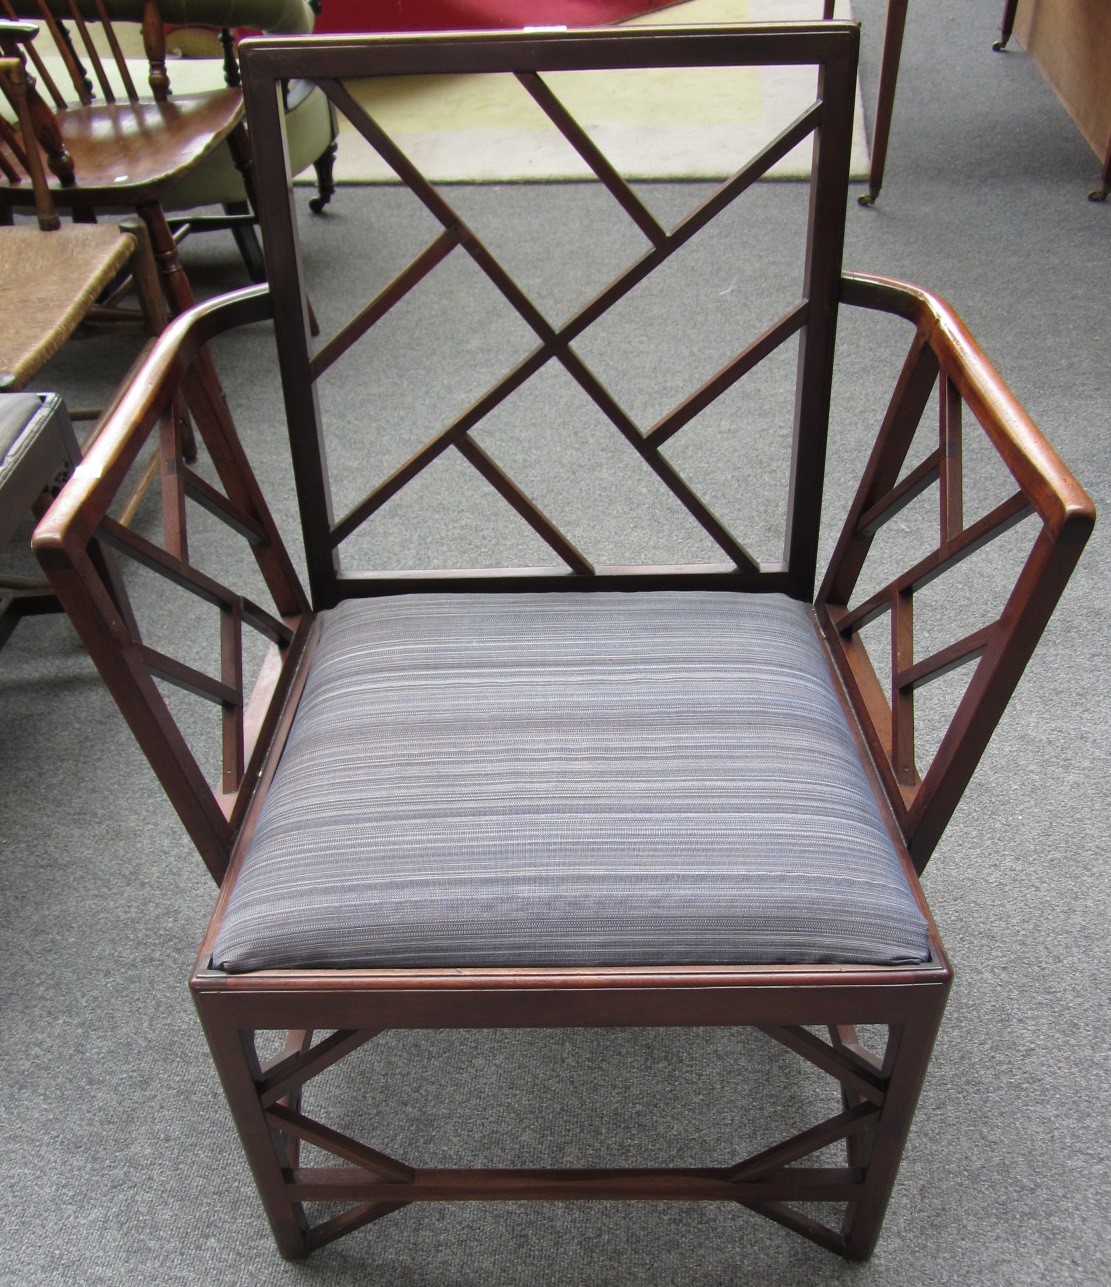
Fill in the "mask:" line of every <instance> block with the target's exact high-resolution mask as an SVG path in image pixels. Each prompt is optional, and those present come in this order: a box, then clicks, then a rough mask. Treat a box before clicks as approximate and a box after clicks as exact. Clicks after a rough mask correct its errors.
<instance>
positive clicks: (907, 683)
mask: <svg viewBox="0 0 1111 1287" xmlns="http://www.w3.org/2000/svg"><path fill="white" fill-rule="evenodd" d="M998 632H999V625H998V622H996V623H995V624H994V625H990V626H985V627H984V628H983V629H982V630H976V631H974V632H973V633H972V634H970V635H965V637H964V638H963V639H958V640H957V642H956V643H953V644H950V645H949V646H948V648H941V649H939V650H938V651H937V652H935V653H932V654H931V655H930V656H929V657H924V658H923V659H922V660H921V661H916V662H915V663H914V664H913V665H912V666H909V667H908V668H907V669H906V670H899V671H897V672H896V676H895V679H896V683H897V684H898V685H899V687H900V688H911V689H913V688H921V687H922V685H923V684H928V683H930V681H931V680H934V679H940V678H941V677H942V676H943V675H947V674H949V672H950V671H952V670H956V669H957V667H958V666H964V665H966V664H967V663H968V662H970V661H975V660H976V659H977V658H978V657H981V656H982V655H983V653H984V652H985V650H986V649H987V648H988V646H989V645H990V644H991V641H992V639H993V638H994V637H995V635H996V634H998Z"/></svg>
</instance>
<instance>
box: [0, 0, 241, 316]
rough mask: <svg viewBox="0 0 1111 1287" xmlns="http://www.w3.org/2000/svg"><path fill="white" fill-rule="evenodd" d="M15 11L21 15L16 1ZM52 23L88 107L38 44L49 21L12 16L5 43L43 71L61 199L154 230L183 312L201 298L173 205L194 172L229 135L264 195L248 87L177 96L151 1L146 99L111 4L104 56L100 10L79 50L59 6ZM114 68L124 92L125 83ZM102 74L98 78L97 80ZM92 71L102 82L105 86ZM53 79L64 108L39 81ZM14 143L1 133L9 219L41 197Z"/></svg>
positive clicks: (78, 22) (54, 186) (55, 192)
mask: <svg viewBox="0 0 1111 1287" xmlns="http://www.w3.org/2000/svg"><path fill="white" fill-rule="evenodd" d="M4 11H5V12H6V13H8V14H9V15H11V14H14V13H15V8H14V6H13V5H12V4H11V0H4ZM41 12H42V22H43V25H44V28H45V30H46V31H47V32H48V34H49V35H50V36H51V37H52V38H53V40H54V42H55V45H56V48H57V50H58V54H59V56H60V57H61V59H62V63H63V65H64V67H65V69H66V71H67V73H68V77H69V80H70V81H71V83H72V93H73V95H74V96H76V98H77V102H76V103H74V104H72V105H71V102H70V100H69V98H67V95H66V93H65V92H64V91H63V89H62V88H61V87H60V86H59V83H58V80H59V77H57V76H54V75H52V74H51V70H50V67H49V65H48V62H47V59H46V58H45V57H44V56H43V54H42V53H41V52H40V50H39V47H38V41H39V35H40V28H39V25H38V24H37V23H34V22H27V21H18V20H14V19H11V20H3V21H0V50H2V51H3V54H4V56H5V57H9V58H10V57H19V58H23V59H24V61H25V63H26V64H29V65H30V68H31V69H33V75H31V76H29V77H28V84H27V98H28V104H29V108H30V114H31V120H32V124H33V126H34V131H35V135H36V137H37V139H38V142H39V145H40V147H41V148H42V150H43V153H44V155H45V158H46V164H47V168H48V171H49V174H48V179H49V183H50V190H51V195H52V198H53V201H54V204H55V205H56V206H57V207H58V208H59V209H60V210H62V211H63V212H65V213H68V214H70V215H71V216H72V218H73V219H74V221H75V222H80V223H95V222H96V220H97V218H98V216H100V215H107V214H115V213H119V212H134V213H135V214H137V215H138V216H139V218H140V219H142V221H143V223H144V224H145V225H146V228H147V232H148V235H149V237H150V243H151V247H152V250H153V252H154V256H155V260H156V262H157V264H158V268H159V273H160V276H161V280H162V284H163V289H164V291H165V294H166V299H167V302H168V304H169V307H170V310H171V312H173V313H178V312H182V311H184V310H185V309H187V308H188V307H189V306H190V305H191V304H192V303H193V293H192V289H191V288H190V285H189V282H188V279H187V277H186V276H185V273H184V270H183V269H182V266H181V260H180V257H179V255H178V250H177V243H176V241H175V238H174V236H173V234H172V232H171V230H170V227H169V225H168V223H167V220H166V213H165V207H164V204H163V202H164V200H165V199H166V198H167V197H168V194H169V193H170V192H171V191H172V189H173V188H174V186H175V185H176V184H177V183H179V182H180V181H181V180H182V179H183V178H184V177H185V176H186V175H187V174H189V172H190V171H192V170H193V169H195V168H196V167H197V166H198V165H199V164H200V163H201V162H202V161H203V160H204V159H205V158H206V157H208V156H210V155H211V154H212V153H213V152H215V150H216V149H217V148H219V147H220V145H221V144H222V143H224V142H225V141H227V143H228V145H229V146H230V147H231V148H232V151H233V155H234V156H235V159H236V164H237V165H238V167H239V169H240V172H241V173H242V175H243V178H244V182H245V183H246V185H247V190H248V193H251V192H252V191H253V186H252V178H251V154H250V145H249V142H248V140H247V134H246V126H245V124H244V120H243V102H242V96H241V94H240V91H239V90H238V89H230V88H225V89H218V90H213V91H210V92H207V93H204V94H197V95H185V96H181V97H177V96H175V97H174V98H172V99H171V98H170V93H169V77H168V75H167V72H166V57H165V34H164V30H163V27H162V21H161V17H160V15H159V11H158V6H157V4H156V3H154V0H151V3H149V4H146V5H145V6H144V10H143V17H144V22H143V33H144V40H145V43H146V49H147V56H148V59H149V65H150V91H151V95H152V96H148V97H143V96H142V94H141V92H140V89H139V87H138V86H137V85H136V83H135V80H134V78H133V77H132V75H131V72H130V70H129V69H128V65H127V60H126V59H125V57H124V55H123V51H122V49H121V47H120V44H119V41H118V39H116V36H115V29H114V26H113V24H112V22H111V20H110V19H109V17H108V14H107V12H106V10H105V6H104V4H103V3H102V2H101V0H96V9H95V14H96V17H97V19H99V21H100V22H101V23H102V25H103V30H104V32H105V34H106V37H107V44H108V52H106V53H103V54H102V53H101V52H100V49H99V48H98V43H99V42H97V41H95V40H94V39H93V38H92V33H91V32H90V30H89V23H88V21H87V20H86V16H87V13H88V7H87V6H82V5H79V4H77V3H76V2H75V3H73V4H72V5H71V6H70V14H71V18H72V21H73V24H74V26H75V28H76V29H77V31H78V32H79V33H80V35H81V38H82V46H83V49H82V52H83V54H84V57H85V58H86V59H87V61H88V66H86V63H85V62H84V61H82V59H81V58H80V57H79V55H78V52H77V48H76V46H75V45H74V43H73V41H72V38H71V36H70V32H69V28H68V27H66V26H65V25H64V24H63V23H61V22H60V21H59V19H58V18H57V17H56V16H55V10H54V8H52V7H51V6H50V5H48V4H46V3H45V0H44V3H43V4H42V6H41ZM109 68H111V69H112V70H113V71H114V74H115V76H118V77H119V78H120V80H121V81H122V83H123V86H124V96H123V97H121V96H120V94H119V92H117V90H116V89H114V88H113V82H114V77H113V76H110V75H109ZM90 69H91V76H90ZM92 77H95V81H94V79H93V78H92ZM39 82H41V84H42V86H43V88H44V89H45V91H46V93H47V95H48V97H49V99H50V100H51V102H52V103H53V108H52V107H51V106H50V103H48V102H47V99H46V98H44V97H43V95H42V94H41V93H40V91H39V88H38V83H39ZM11 142H12V140H11V139H10V138H8V137H6V136H5V137H4V138H3V139H0V144H2V146H3V151H4V162H3V165H2V166H0V214H3V215H4V216H5V217H6V218H5V221H6V222H9V223H10V222H11V212H12V210H13V209H25V208H28V207H31V206H32V205H33V203H34V195H33V192H32V190H31V187H30V185H29V184H27V183H26V182H25V180H26V178H27V177H29V176H28V175H27V172H26V170H25V167H24V164H23V160H22V157H21V154H20V152H19V151H18V150H16V151H13V150H12V147H11Z"/></svg>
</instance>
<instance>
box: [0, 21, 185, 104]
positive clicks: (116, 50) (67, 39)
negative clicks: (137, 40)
mask: <svg viewBox="0 0 1111 1287" xmlns="http://www.w3.org/2000/svg"><path fill="white" fill-rule="evenodd" d="M132 7H133V8H134V10H135V13H134V15H133V16H134V18H135V19H136V20H138V21H140V22H141V23H142V30H143V44H144V48H145V51H146V55H147V58H148V61H149V65H150V71H149V81H150V92H151V93H152V94H153V95H154V97H155V98H156V99H158V100H159V101H165V99H166V98H168V97H169V92H170V79H169V75H168V73H167V70H166V34H165V29H164V28H163V25H162V15H161V11H160V9H159V6H158V4H157V3H155V2H154V0H151V3H137V4H135V5H134V6H132ZM0 9H2V10H3V12H4V13H5V14H6V15H7V17H8V18H10V19H12V20H13V21H15V20H18V19H33V20H35V21H37V22H39V23H40V24H41V27H42V31H43V33H44V34H45V35H46V36H47V37H48V39H47V40H43V39H41V38H40V39H38V40H36V41H33V42H28V43H27V45H26V46H25V48H26V51H27V59H28V61H29V62H30V64H31V65H32V66H33V67H34V69H35V73H36V75H37V76H38V77H39V79H40V80H41V83H42V85H43V88H44V89H45V90H46V92H47V94H48V95H49V97H50V99H51V101H52V102H53V104H54V106H55V108H56V109H57V110H58V111H61V110H62V109H64V108H65V107H66V106H68V105H69V103H70V102H71V101H72V99H71V98H70V97H69V95H68V94H67V92H66V91H64V90H63V88H62V86H61V85H60V84H59V80H60V79H62V77H61V76H59V75H57V74H55V73H57V72H58V70H59V65H60V67H61V68H63V69H64V76H65V78H66V79H68V81H69V92H70V93H72V95H73V96H74V97H75V98H76V101H77V102H79V103H83V104H86V105H88V104H90V103H92V102H93V100H94V99H96V98H99V99H100V101H102V102H105V103H114V102H115V101H116V99H117V97H118V95H119V94H120V93H121V92H122V94H123V95H124V96H125V97H127V98H129V99H131V100H132V101H135V100H137V99H138V98H139V97H140V91H139V89H138V88H137V86H136V84H135V81H134V78H133V77H132V74H131V69H130V68H129V67H128V64H127V57H126V54H125V51H124V49H123V46H122V45H121V42H120V37H119V34H118V33H117V31H116V26H115V23H114V22H113V17H112V12H113V11H116V17H117V20H118V18H119V17H120V16H121V15H119V13H118V5H117V4H116V3H114V0H113V2H112V3H106V2H105V0H0ZM128 16H131V15H128ZM75 32H76V38H75V36H74V33H75ZM51 54H53V56H54V60H56V65H55V67H54V68H53V71H52V69H51V67H50V65H49V63H48V61H47V60H48V59H50V57H51ZM110 73H114V75H112V74H110ZM63 84H64V80H63Z"/></svg>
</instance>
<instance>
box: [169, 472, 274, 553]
mask: <svg viewBox="0 0 1111 1287" xmlns="http://www.w3.org/2000/svg"><path fill="white" fill-rule="evenodd" d="M180 473H181V478H182V482H183V485H184V487H185V495H186V496H187V497H188V498H189V499H190V500H191V501H193V502H194V503H195V504H197V505H200V506H201V508H202V509H204V510H207V511H208V513H210V514H211V515H212V516H213V517H214V518H218V519H219V520H220V521H221V522H222V523H226V524H227V526H228V527H230V528H231V529H232V530H233V531H235V532H238V533H239V535H240V536H242V537H243V538H244V540H247V541H249V542H250V543H251V544H252V545H265V544H266V542H267V540H268V538H267V535H266V532H265V530H264V529H263V526H262V524H261V523H259V522H258V520H257V519H255V518H253V517H252V516H251V515H250V514H248V513H247V512H246V511H245V510H243V509H240V507H239V506H238V505H233V504H232V502H231V501H230V500H229V499H228V498H227V497H226V496H225V495H224V494H223V492H220V491H217V490H216V488H215V487H213V486H212V484H211V483H209V482H208V480H207V479H205V478H202V477H201V476H200V474H197V473H194V471H193V470H192V469H190V468H189V467H188V466H187V465H183V466H182V467H181V470H180Z"/></svg>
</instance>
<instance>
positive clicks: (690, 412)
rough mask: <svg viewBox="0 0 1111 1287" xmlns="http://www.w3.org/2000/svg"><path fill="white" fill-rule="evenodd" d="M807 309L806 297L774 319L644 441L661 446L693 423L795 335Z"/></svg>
mask: <svg viewBox="0 0 1111 1287" xmlns="http://www.w3.org/2000/svg"><path fill="white" fill-rule="evenodd" d="M808 312H809V305H808V304H807V303H806V301H805V300H804V301H803V302H802V303H801V304H799V305H797V306H796V307H795V308H793V309H792V310H791V311H790V312H789V313H786V314H784V316H783V317H781V318H780V319H779V321H778V322H775V323H773V324H772V325H771V326H769V327H768V328H767V330H766V331H764V332H763V333H762V334H761V335H758V336H757V337H756V339H754V340H753V341H752V343H751V344H749V345H748V346H747V347H746V348H744V349H742V350H741V352H740V353H738V354H737V356H736V357H735V358H734V359H733V360H732V361H731V362H728V363H726V365H725V366H723V367H722V368H721V370H720V371H718V372H717V374H716V375H713V376H711V377H710V379H709V380H707V381H706V383H705V384H704V385H703V386H702V387H701V388H700V389H697V390H695V392H694V393H692V394H691V395H690V397H689V398H687V399H686V400H685V401H684V402H681V403H680V404H679V406H677V407H676V408H675V409H674V410H672V411H669V412H668V413H667V415H666V416H662V417H661V418H660V419H659V420H658V421H657V422H656V423H655V424H654V425H653V426H652V428H651V429H649V430H648V432H647V433H646V434H645V435H644V441H645V442H646V443H648V444H649V445H650V446H653V447H662V446H663V444H664V443H665V442H667V441H668V439H669V438H673V437H674V436H675V434H677V433H678V432H679V430H680V429H682V428H683V427H684V425H688V424H690V422H691V421H692V420H693V419H694V418H695V416H697V415H699V414H700V413H701V412H703V411H705V409H706V408H707V407H708V406H710V404H711V403H712V402H714V401H716V400H717V399H718V398H719V397H720V396H721V395H722V394H723V393H724V392H725V391H726V390H727V389H731V388H732V387H733V385H734V384H736V383H737V381H738V380H739V379H740V378H741V377H742V376H743V375H746V374H747V373H748V372H749V371H751V370H752V369H753V367H755V366H758V365H759V364H760V363H761V362H763V360H764V359H765V358H766V357H769V356H770V355H771V354H772V353H774V352H775V350H776V349H777V348H779V346H780V345H781V344H783V343H785V342H786V341H787V340H789V339H790V338H791V336H792V335H796V334H797V333H798V331H799V329H800V328H801V327H803V326H805V325H806V317H807V314H808Z"/></svg>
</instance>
